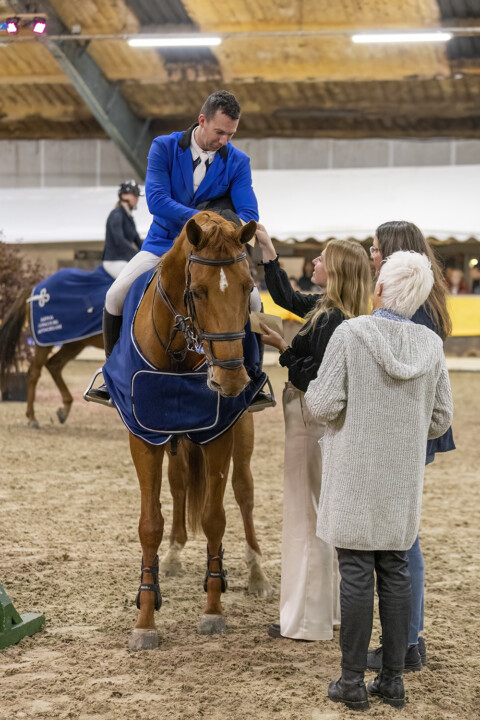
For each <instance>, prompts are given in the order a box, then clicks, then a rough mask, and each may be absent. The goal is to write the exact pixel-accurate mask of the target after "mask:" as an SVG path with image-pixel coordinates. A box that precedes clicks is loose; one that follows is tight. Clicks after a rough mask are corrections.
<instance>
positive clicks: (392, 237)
mask: <svg viewBox="0 0 480 720" xmlns="http://www.w3.org/2000/svg"><path fill="white" fill-rule="evenodd" d="M375 235H376V236H377V240H378V246H379V248H380V252H381V253H382V258H383V260H386V259H387V257H388V256H389V255H391V254H392V253H394V252H396V251H397V250H414V251H415V252H418V253H423V254H424V255H426V256H427V257H428V259H429V260H430V263H431V265H432V272H433V278H434V283H433V288H432V291H431V293H430V295H429V296H428V299H427V302H426V303H425V305H426V311H427V314H428V315H429V316H430V318H431V319H432V320H433V322H434V324H435V325H436V326H437V328H438V330H439V332H440V335H441V337H442V339H443V340H445V338H446V337H448V336H449V335H450V333H451V332H452V321H451V320H450V315H449V314H448V310H447V290H446V287H445V283H444V282H443V275H442V269H441V267H440V264H439V262H438V260H437V258H436V256H435V253H434V252H433V250H432V248H431V246H430V245H429V243H428V242H427V241H426V240H425V238H424V237H423V235H422V233H421V231H420V230H419V229H418V227H417V226H416V225H414V224H413V223H411V222H407V221H406V220H394V221H391V222H386V223H383V225H379V227H378V228H377V230H376V233H375Z"/></svg>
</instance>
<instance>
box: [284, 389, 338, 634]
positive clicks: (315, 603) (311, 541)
mask: <svg viewBox="0 0 480 720" xmlns="http://www.w3.org/2000/svg"><path fill="white" fill-rule="evenodd" d="M283 413H284V417H285V477H284V494H283V532H282V581H281V591H280V632H281V634H282V635H283V636H284V637H288V638H296V639H302V640H331V639H332V637H333V625H334V623H335V624H337V623H339V622H340V593H339V572H338V561H337V553H336V551H335V548H334V547H332V546H331V545H327V543H325V542H323V540H320V538H318V537H317V536H316V527H317V510H318V500H319V497H320V487H321V483H322V455H321V451H320V447H319V444H318V440H319V438H321V437H322V436H323V432H324V429H325V426H324V424H323V423H320V422H318V420H316V419H315V418H314V417H313V416H312V415H311V414H310V412H309V410H308V408H307V406H306V404H305V397H304V393H303V392H301V391H300V390H297V389H296V388H295V387H294V386H293V385H292V384H291V383H290V382H287V383H286V385H285V389H284V391H283Z"/></svg>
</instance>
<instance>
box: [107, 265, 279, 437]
mask: <svg viewBox="0 0 480 720" xmlns="http://www.w3.org/2000/svg"><path fill="white" fill-rule="evenodd" d="M152 277H153V273H152V271H148V272H147V273H144V274H143V275H141V276H140V277H139V278H137V279H136V280H135V281H134V283H133V284H132V286H131V288H130V290H129V292H128V295H127V298H126V301H125V306H124V312H123V323H122V329H121V332H120V339H119V341H118V342H117V343H116V345H115V347H114V349H113V352H112V354H111V355H110V357H109V358H108V360H107V362H106V363H105V365H104V366H103V376H104V378H105V382H106V384H107V387H108V391H109V393H110V397H111V398H112V400H113V402H114V405H115V407H116V409H117V411H118V413H119V415H120V417H121V419H122V420H123V422H124V423H125V425H126V426H127V428H128V429H129V430H130V432H131V433H132V434H133V435H136V436H137V437H141V438H142V439H143V440H145V441H146V442H148V443H150V444H152V445H163V444H164V443H166V442H169V441H170V440H171V439H172V437H173V436H174V435H186V436H187V437H188V438H190V440H192V441H193V442H195V443H198V444H204V443H207V442H210V441H211V440H213V439H214V438H216V437H219V436H220V435H222V433H224V432H225V431H226V430H228V429H229V428H230V427H231V426H232V425H233V424H234V423H235V422H236V421H237V420H238V419H239V417H240V416H241V415H242V414H243V413H244V412H245V410H247V408H248V407H249V405H250V404H251V403H252V400H253V399H254V397H255V395H256V394H257V393H258V392H259V390H261V388H262V387H263V385H264V384H265V381H266V379H267V376H266V375H265V373H263V372H262V371H261V369H259V368H260V363H259V356H258V345H257V342H256V339H255V335H254V334H253V333H252V332H251V330H250V328H249V326H248V327H247V328H246V337H245V340H244V356H245V367H246V369H247V372H248V373H249V375H250V378H251V381H250V383H249V384H248V385H247V387H246V388H245V389H244V390H243V392H242V393H240V395H238V396H237V397H236V398H224V397H222V396H221V395H219V393H217V392H214V391H212V390H210V389H209V388H208V386H207V372H206V363H202V364H201V365H200V366H199V367H198V368H197V369H196V370H192V371H186V372H180V373H172V372H165V371H162V370H159V369H158V368H155V367H153V366H152V364H151V363H149V362H148V360H147V359H146V358H145V357H144V356H143V354H142V352H141V351H140V348H139V347H138V345H137V342H136V339H135V335H134V332H133V324H134V321H135V315H136V312H137V309H138V306H139V304H140V302H141V300H142V298H143V295H144V293H145V291H146V289H147V287H148V284H149V283H150V281H151V279H152Z"/></svg>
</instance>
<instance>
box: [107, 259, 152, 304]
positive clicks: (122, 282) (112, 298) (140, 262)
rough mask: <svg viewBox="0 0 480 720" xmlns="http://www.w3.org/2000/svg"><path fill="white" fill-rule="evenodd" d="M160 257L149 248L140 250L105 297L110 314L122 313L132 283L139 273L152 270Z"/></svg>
mask: <svg viewBox="0 0 480 720" xmlns="http://www.w3.org/2000/svg"><path fill="white" fill-rule="evenodd" d="M159 260H160V258H159V257H158V255H154V253H151V252H148V251H147V250H140V252H138V253H137V254H136V255H135V256H134V257H133V258H132V259H131V260H130V262H129V263H127V265H126V266H125V267H124V268H123V270H122V271H121V273H120V275H119V276H118V277H117V279H116V280H115V282H114V283H113V285H112V286H111V288H110V290H109V291H108V292H107V296H106V298H105V309H106V311H107V312H108V313H110V315H122V313H123V303H124V302H125V298H126V297H127V292H128V290H129V288H130V285H131V284H132V283H133V281H134V280H136V279H137V277H138V276H139V275H141V274H142V273H144V272H146V271H147V270H151V269H152V268H154V267H155V266H156V265H157V263H158V262H159Z"/></svg>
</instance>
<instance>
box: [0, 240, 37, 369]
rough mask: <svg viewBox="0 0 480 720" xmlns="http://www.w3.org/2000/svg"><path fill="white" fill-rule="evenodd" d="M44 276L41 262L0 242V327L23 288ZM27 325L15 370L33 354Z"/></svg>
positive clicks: (31, 285) (25, 363)
mask: <svg viewBox="0 0 480 720" xmlns="http://www.w3.org/2000/svg"><path fill="white" fill-rule="evenodd" d="M45 276H46V270H45V267H44V266H43V264H42V263H41V262H39V261H32V260H29V259H27V258H26V257H25V256H24V255H22V253H21V251H20V250H19V249H18V248H17V247H15V246H14V245H9V244H7V243H4V242H0V327H1V326H2V324H3V321H4V319H5V318H6V316H7V314H8V312H9V310H10V308H11V307H12V305H13V304H14V302H15V300H16V299H17V298H18V296H19V295H21V294H22V293H23V292H24V291H25V290H28V289H30V290H31V289H32V288H33V287H34V286H35V285H36V284H37V283H38V282H40V280H41V279H42V278H44V277H45ZM27 327H28V324H27V323H25V327H24V329H23V331H22V335H21V339H20V343H19V345H18V347H17V350H16V353H15V361H14V368H13V369H14V370H15V371H16V372H18V371H19V370H20V369H21V368H22V367H25V366H26V365H27V364H28V363H29V362H30V360H31V357H32V354H33V345H32V344H31V340H30V343H29V339H30V337H29V333H28V332H27Z"/></svg>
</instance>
